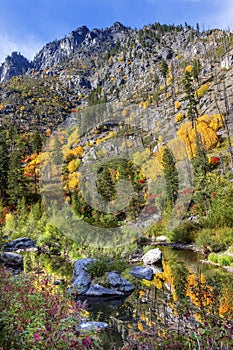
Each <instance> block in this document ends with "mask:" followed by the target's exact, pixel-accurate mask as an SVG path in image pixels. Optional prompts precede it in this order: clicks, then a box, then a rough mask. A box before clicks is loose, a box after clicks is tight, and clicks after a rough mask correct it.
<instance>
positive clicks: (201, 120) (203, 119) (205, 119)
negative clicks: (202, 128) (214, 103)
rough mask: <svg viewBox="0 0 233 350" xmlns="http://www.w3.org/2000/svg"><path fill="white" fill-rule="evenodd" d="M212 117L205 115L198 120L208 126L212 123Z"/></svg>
mask: <svg viewBox="0 0 233 350" xmlns="http://www.w3.org/2000/svg"><path fill="white" fill-rule="evenodd" d="M211 119H212V118H211V116H210V115H209V114H203V115H202V116H200V117H199V118H198V121H199V122H206V123H207V124H209V123H210V122H211Z"/></svg>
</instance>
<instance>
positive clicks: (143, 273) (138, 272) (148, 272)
mask: <svg viewBox="0 0 233 350" xmlns="http://www.w3.org/2000/svg"><path fill="white" fill-rule="evenodd" d="M129 273H130V274H131V275H132V276H134V277H136V278H139V279H144V280H148V281H151V280H152V277H153V274H154V273H153V270H152V269H151V268H150V267H148V266H134V267H132V269H131V270H130V271H129Z"/></svg>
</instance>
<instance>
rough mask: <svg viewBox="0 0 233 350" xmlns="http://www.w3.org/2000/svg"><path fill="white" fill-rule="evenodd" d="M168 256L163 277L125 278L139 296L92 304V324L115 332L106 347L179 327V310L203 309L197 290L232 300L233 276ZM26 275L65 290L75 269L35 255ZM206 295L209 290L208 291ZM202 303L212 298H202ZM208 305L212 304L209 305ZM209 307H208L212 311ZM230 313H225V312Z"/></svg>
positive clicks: (107, 335) (193, 258) (181, 255)
mask: <svg viewBox="0 0 233 350" xmlns="http://www.w3.org/2000/svg"><path fill="white" fill-rule="evenodd" d="M161 250H162V252H163V272H162V273H159V274H157V275H155V276H154V278H153V280H152V281H150V282H149V281H145V280H138V279H136V278H134V277H133V276H131V275H130V274H129V270H130V268H131V266H129V267H128V268H127V269H126V270H125V271H124V272H123V273H122V276H123V277H125V278H127V279H128V280H129V281H130V282H131V283H132V284H134V286H135V287H136V288H135V291H134V292H133V293H132V294H131V295H130V296H128V297H127V298H125V299H123V300H121V299H117V300H111V301H104V302H101V300H98V301H95V302H90V301H88V303H87V311H88V312H87V316H86V317H87V320H92V321H104V322H107V323H108V324H109V326H110V328H109V330H107V331H104V332H103V333H102V334H101V337H102V340H103V344H104V345H103V347H101V349H106V350H109V349H111V346H112V344H114V346H115V347H116V348H120V347H121V346H122V345H123V342H124V341H127V338H128V337H129V334H130V333H131V332H132V331H133V332H135V334H136V333H137V332H139V333H140V332H143V331H145V332H147V331H149V330H152V331H153V330H154V329H157V328H158V327H157V325H158V324H163V325H164V324H169V325H173V326H177V316H175V314H176V310H175V308H176V306H175V305H176V304H177V303H179V302H180V301H182V299H184V298H187V296H188V297H189V299H190V300H192V302H193V303H194V304H195V303H196V304H197V303H198V301H197V295H196V294H195V293H196V292H197V289H198V288H199V292H200V288H202V287H203V286H204V285H205V288H206V286H208V287H209V288H210V290H213V287H214V286H215V285H216V284H218V286H219V290H220V292H221V293H222V294H224V293H225V295H226V293H227V295H230V298H229V299H233V298H232V295H233V274H231V273H229V272H226V271H225V270H223V269H222V268H220V267H215V266H212V265H209V264H203V263H200V259H203V257H202V256H201V255H200V254H198V253H195V252H193V251H190V250H174V249H172V248H168V247H161ZM24 260H25V270H26V271H31V270H34V271H36V272H37V273H42V272H43V271H44V270H46V271H47V273H48V274H49V275H50V276H53V279H54V282H55V284H56V285H58V288H66V287H68V286H69V284H70V283H71V279H72V271H73V266H72V264H71V263H69V262H66V261H64V260H63V259H62V258H61V257H57V256H46V255H40V256H37V255H36V254H35V253H32V252H31V253H26V254H25V257H24ZM205 290H206V289H205ZM200 293H201V295H202V296H203V298H205V300H207V299H208V298H209V297H208V295H207V292H205V293H206V295H204V294H203V293H204V292H203V291H201V292H200ZM206 303H207V304H208V300H207V302H206ZM207 304H206V305H207ZM225 304H226V303H222V304H221V303H219V308H220V309H221V310H220V311H221V312H222V314H224V312H228V311H229V310H228V309H229V308H232V311H233V305H231V303H230V302H229V301H228V303H227V305H225ZM224 308H225V309H224Z"/></svg>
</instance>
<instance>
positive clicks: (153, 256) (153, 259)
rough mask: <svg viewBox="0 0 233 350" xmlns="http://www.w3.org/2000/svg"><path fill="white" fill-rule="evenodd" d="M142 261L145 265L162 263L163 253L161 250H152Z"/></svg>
mask: <svg viewBox="0 0 233 350" xmlns="http://www.w3.org/2000/svg"><path fill="white" fill-rule="evenodd" d="M142 260H143V263H144V265H153V264H157V263H161V261H162V252H161V250H160V249H159V248H155V249H150V250H149V251H148V252H147V253H146V254H145V255H143V257H142Z"/></svg>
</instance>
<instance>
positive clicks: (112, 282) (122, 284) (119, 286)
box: [108, 271, 135, 293]
mask: <svg viewBox="0 0 233 350" xmlns="http://www.w3.org/2000/svg"><path fill="white" fill-rule="evenodd" d="M108 280H109V286H110V288H113V289H116V290H118V291H120V292H123V293H131V292H133V290H134V289H135V287H134V286H133V285H132V284H131V283H130V282H129V281H128V280H127V279H125V278H123V277H121V275H120V273H119V272H115V271H113V272H108Z"/></svg>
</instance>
